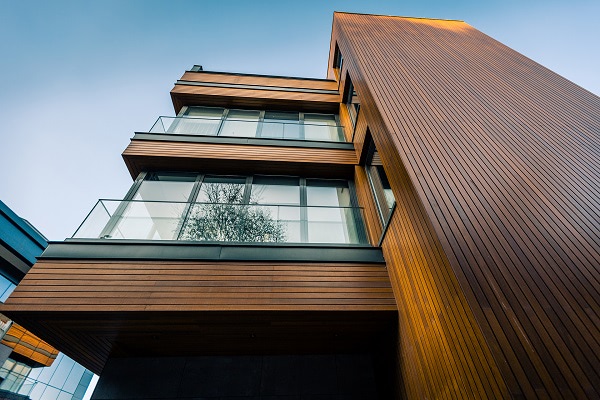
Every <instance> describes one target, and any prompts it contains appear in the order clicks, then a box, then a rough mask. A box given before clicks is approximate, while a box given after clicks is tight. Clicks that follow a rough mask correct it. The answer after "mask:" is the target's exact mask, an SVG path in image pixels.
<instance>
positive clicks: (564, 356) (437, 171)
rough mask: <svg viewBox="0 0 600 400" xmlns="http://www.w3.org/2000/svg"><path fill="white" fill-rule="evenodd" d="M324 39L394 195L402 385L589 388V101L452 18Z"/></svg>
mask: <svg viewBox="0 0 600 400" xmlns="http://www.w3.org/2000/svg"><path fill="white" fill-rule="evenodd" d="M382 37H385V40H382ZM333 40H334V41H337V43H338V45H339V47H340V49H341V51H342V54H343V57H344V63H345V65H346V66H347V68H349V72H350V76H351V78H352V80H353V83H354V84H355V86H356V87H357V91H358V93H359V97H360V99H361V111H360V112H361V113H365V116H366V118H367V122H368V124H369V128H370V130H371V133H372V135H373V138H374V141H375V143H376V145H377V147H378V150H379V152H380V154H381V158H382V161H383V165H384V168H385V170H386V172H387V174H388V175H389V177H390V183H391V186H392V190H393V192H394V195H395V196H396V199H397V200H398V208H397V209H396V213H395V215H394V218H393V220H392V225H391V228H390V229H389V231H388V234H387V236H386V239H385V242H384V247H383V250H384V255H385V257H386V260H387V262H388V267H389V270H390V276H391V280H392V285H393V287H394V292H395V295H396V298H397V300H398V307H399V314H400V328H399V331H400V346H399V351H400V363H401V373H402V376H403V382H404V383H405V385H406V390H407V393H408V394H409V397H411V398H424V397H446V396H448V395H450V394H452V395H454V396H456V395H457V394H458V393H461V396H465V397H467V396H475V397H477V398H480V397H484V396H483V395H482V393H485V396H487V397H494V396H495V395H497V394H498V393H500V394H502V395H504V394H505V392H504V390H505V388H504V384H506V385H507V387H508V390H509V392H510V394H511V395H512V396H515V397H521V396H525V397H528V398H537V397H541V398H546V397H551V398H586V397H589V398H598V397H600V392H599V390H600V389H599V388H600V369H599V368H598V365H600V359H599V358H600V332H599V324H598V320H599V319H598V315H599V314H600V292H599V291H600V275H599V274H598V272H599V270H598V266H599V265H600V204H599V203H600V200H599V199H600V196H599V194H600V190H599V186H598V182H600V163H599V161H598V160H600V158H599V155H600V150H599V149H600V99H599V98H598V97H597V96H595V95H593V94H592V93H589V92H587V91H585V90H584V89H582V88H580V87H578V86H577V85H574V84H573V83H571V82H569V81H567V80H566V79H564V78H562V77H560V76H559V75H557V74H555V73H553V72H551V71H549V70H547V69H546V68H544V67H542V66H540V65H539V64H536V63H535V62H533V61H531V60H529V59H528V58H526V57H524V56H522V55H520V54H518V53H516V52H515V51H513V50H511V49H509V48H507V47H506V46H504V45H502V44H500V43H498V42H496V41H494V40H493V39H491V38H489V37H488V36H486V35H484V34H482V33H480V32H478V31H477V30H475V29H474V28H472V27H471V26H469V25H467V24H465V23H463V22H460V21H439V20H426V19H412V18H400V17H384V16H364V15H353V14H344V13H336V14H335V22H334V34H333ZM332 47H333V46H332ZM475 321H476V323H475ZM482 334H483V336H484V337H485V342H486V343H487V346H486V345H485V343H484V342H483V341H482V340H481V338H482ZM466 338H468V340H465V339H466ZM490 352H491V354H493V357H494V359H495V361H496V362H495V363H494V361H493V360H492V358H491V357H490ZM498 369H499V370H500V371H501V374H502V377H501V378H500V377H499V376H498ZM453 385H454V386H453ZM474 393H476V394H475V395H474Z"/></svg>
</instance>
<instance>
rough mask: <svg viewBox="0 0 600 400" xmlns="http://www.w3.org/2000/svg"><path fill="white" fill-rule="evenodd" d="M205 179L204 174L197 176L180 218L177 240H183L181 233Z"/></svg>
mask: <svg viewBox="0 0 600 400" xmlns="http://www.w3.org/2000/svg"><path fill="white" fill-rule="evenodd" d="M203 180H204V174H199V175H198V176H197V177H196V181H195V182H194V187H193V188H192V190H191V191H190V195H189V196H188V201H187V203H186V205H185V210H184V211H183V213H182V216H183V218H181V220H180V224H179V226H178V227H177V230H178V231H179V233H178V234H177V240H181V235H182V234H183V231H184V228H185V226H186V224H187V221H188V219H189V217H190V212H191V211H192V208H194V203H195V201H194V200H195V199H197V198H198V193H199V192H200V186H202V181H203Z"/></svg>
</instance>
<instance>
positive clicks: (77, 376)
mask: <svg viewBox="0 0 600 400" xmlns="http://www.w3.org/2000/svg"><path fill="white" fill-rule="evenodd" d="M84 371H85V368H83V367H82V366H81V365H79V364H74V366H73V369H72V370H71V373H70V374H69V377H68V378H67V380H66V382H65V384H64V385H63V387H62V389H63V390H65V391H67V392H69V393H74V392H75V389H77V385H78V384H79V381H80V380H81V376H82V375H83V373H84Z"/></svg>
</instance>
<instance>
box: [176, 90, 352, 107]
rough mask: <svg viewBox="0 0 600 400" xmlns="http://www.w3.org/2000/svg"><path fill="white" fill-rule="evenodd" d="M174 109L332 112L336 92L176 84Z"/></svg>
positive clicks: (338, 98)
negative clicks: (206, 107) (202, 107)
mask: <svg viewBox="0 0 600 400" xmlns="http://www.w3.org/2000/svg"><path fill="white" fill-rule="evenodd" d="M171 98H172V100H173V105H174V107H175V112H179V110H180V109H181V107H182V106H194V105H195V106H198V105H206V106H212V107H229V108H236V107H241V108H256V109H274V110H288V109H289V110H293V111H305V112H336V110H337V107H338V106H339V102H340V95H339V94H338V93H337V92H336V93H333V94H329V93H312V92H310V91H297V90H289V91H287V90H274V89H269V88H259V87H257V88H236V87H215V86H201V85H200V86H198V85H183V84H176V85H175V87H174V88H173V89H172V90H171Z"/></svg>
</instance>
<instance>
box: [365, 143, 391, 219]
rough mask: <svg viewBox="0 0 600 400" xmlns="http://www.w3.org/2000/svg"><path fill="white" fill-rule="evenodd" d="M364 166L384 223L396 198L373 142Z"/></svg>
mask: <svg viewBox="0 0 600 400" xmlns="http://www.w3.org/2000/svg"><path fill="white" fill-rule="evenodd" d="M367 134H368V133H367ZM365 168H366V170H367V176H368V179H369V183H370V184H371V189H372V190H373V194H374V196H375V202H376V203H377V208H378V209H379V215H380V216H381V220H382V221H383V222H384V223H385V222H386V221H387V220H388V218H389V216H390V213H391V210H392V207H394V204H395V203H396V200H395V198H394V194H393V193H392V188H391V187H390V182H389V181H388V178H387V175H386V173H385V171H384V169H383V164H382V162H381V157H379V153H378V152H377V149H376V148H375V144H374V143H373V142H371V144H370V145H369V150H368V155H367V161H366V164H365Z"/></svg>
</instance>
